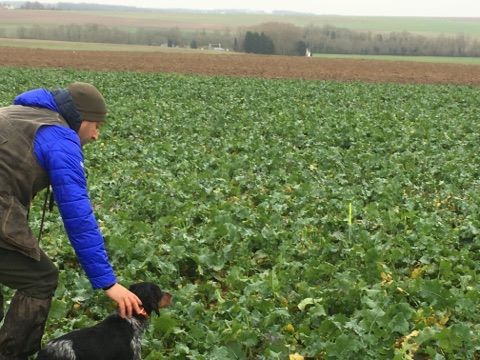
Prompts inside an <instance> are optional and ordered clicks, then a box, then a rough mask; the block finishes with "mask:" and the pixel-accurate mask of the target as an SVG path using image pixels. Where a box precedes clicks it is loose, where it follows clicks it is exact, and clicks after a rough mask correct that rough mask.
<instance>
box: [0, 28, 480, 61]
mask: <svg viewBox="0 0 480 360" xmlns="http://www.w3.org/2000/svg"><path fill="white" fill-rule="evenodd" d="M9 31H10V30H8V29H6V28H4V29H2V28H1V25H0V37H14V38H20V39H42V40H61V41H81V42H100V43H114V44H141V45H162V44H168V45H169V46H180V47H192V48H201V47H207V46H208V44H211V43H215V44H219V43H220V44H221V45H222V47H223V48H225V49H232V50H234V51H243V52H249V53H258V54H275V55H304V54H305V50H306V49H307V48H308V49H309V50H310V51H311V52H312V53H322V54H371V55H408V56H415V55H423V56H471V57H478V56H480V41H479V40H477V39H474V38H471V37H468V36H465V35H463V34H458V35H455V36H447V35H437V36H425V35H420V34H413V33H409V32H387V33H378V32H363V31H353V30H349V29H345V28H339V27H335V26H331V25H326V26H314V25H311V26H306V27H297V26H295V25H292V24H286V23H265V24H261V25H258V26H255V27H248V28H238V29H236V30H235V31H234V30H232V29H229V28H226V29H224V30H216V31H207V30H198V31H183V30H181V29H179V28H170V29H162V28H136V29H128V30H125V29H122V28H119V27H111V26H105V25H99V24H86V25H77V24H71V25H58V26H46V25H45V26H44V25H42V26H41V25H34V26H21V27H18V28H17V29H16V31H15V33H11V32H10V33H9Z"/></svg>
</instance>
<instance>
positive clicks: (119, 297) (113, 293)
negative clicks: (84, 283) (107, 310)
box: [105, 284, 143, 318]
mask: <svg viewBox="0 0 480 360" xmlns="http://www.w3.org/2000/svg"><path fill="white" fill-rule="evenodd" d="M105 294H107V296H108V297H109V298H110V299H112V300H113V301H115V302H116V303H117V304H118V309H119V313H120V316H121V317H122V318H125V316H127V317H129V318H130V317H132V315H134V314H141V313H142V310H143V308H142V302H141V301H140V299H139V298H138V297H137V295H135V294H134V293H132V292H131V291H130V290H128V289H127V288H125V287H123V286H122V285H120V284H115V285H113V286H112V287H111V288H110V289H108V290H105Z"/></svg>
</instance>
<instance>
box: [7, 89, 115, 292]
mask: <svg viewBox="0 0 480 360" xmlns="http://www.w3.org/2000/svg"><path fill="white" fill-rule="evenodd" d="M14 104H15V105H24V106H33V107H41V108H47V109H50V110H52V111H56V112H60V111H59V106H58V105H57V104H56V102H55V98H54V96H53V94H52V93H51V92H50V91H48V90H45V89H36V90H31V91H28V92H26V93H23V94H21V95H19V96H17V97H16V98H15V100H14ZM67 121H68V120H67ZM34 152H35V155H36V157H37V160H38V163H39V164H40V165H41V166H42V168H43V169H45V171H46V172H47V173H48V176H49V178H50V183H51V185H52V189H53V194H54V197H55V201H56V203H57V205H58V207H59V209H60V214H61V216H62V219H63V223H64V226H65V230H66V232H67V235H68V238H69V240H70V243H71V244H72V246H73V248H74V250H75V253H76V254H77V257H78V260H79V261H80V264H81V265H82V268H83V269H84V270H85V272H86V274H87V276H88V278H89V279H90V282H91V284H92V286H93V288H95V289H99V288H105V287H108V286H110V285H112V284H114V283H115V282H116V278H115V274H114V272H113V269H112V267H111V265H110V263H109V260H108V256H107V252H106V251H105V245H104V239H103V236H102V234H101V232H100V229H99V227H98V224H97V221H96V219H95V215H94V213H93V209H92V205H91V203H90V198H89V196H88V190H87V182H86V179H85V172H84V169H83V152H82V147H81V145H80V138H79V137H78V135H77V133H76V132H75V131H73V130H72V129H69V128H64V127H61V126H56V125H52V126H42V127H41V128H40V129H39V130H38V131H37V134H36V137H35V142H34Z"/></svg>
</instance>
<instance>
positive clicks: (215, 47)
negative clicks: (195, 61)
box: [208, 43, 225, 51]
mask: <svg viewBox="0 0 480 360" xmlns="http://www.w3.org/2000/svg"><path fill="white" fill-rule="evenodd" d="M208 50H216V51H225V49H224V48H223V47H222V44H220V43H218V44H208Z"/></svg>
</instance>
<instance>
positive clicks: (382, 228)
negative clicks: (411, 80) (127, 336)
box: [0, 68, 480, 360]
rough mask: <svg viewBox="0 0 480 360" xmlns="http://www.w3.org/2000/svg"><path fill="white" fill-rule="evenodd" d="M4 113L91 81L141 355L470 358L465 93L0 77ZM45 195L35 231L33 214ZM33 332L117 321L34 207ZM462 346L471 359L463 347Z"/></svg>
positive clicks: (93, 175)
mask: <svg viewBox="0 0 480 360" xmlns="http://www.w3.org/2000/svg"><path fill="white" fill-rule="evenodd" d="M0 78H2V79H3V80H2V81H1V82H0V105H2V106H4V105H7V104H9V103H10V102H11V99H12V98H13V97H14V96H15V95H17V94H18V93H20V92H22V91H24V90H26V89H30V88H32V87H39V86H45V87H48V88H56V87H58V86H64V85H66V84H68V83H70V82H71V81H74V80H80V81H89V82H93V83H95V84H96V85H97V86H98V87H99V88H100V89H101V90H102V92H103V93H104V94H105V96H106V99H107V101H108V105H109V111H110V112H109V114H110V115H109V124H108V125H107V126H106V128H104V129H103V130H102V138H101V140H99V141H98V142H97V143H95V144H92V145H90V146H88V147H86V148H85V156H86V162H85V165H86V168H87V169H88V181H89V188H90V193H91V197H92V200H93V203H94V206H95V210H96V213H97V216H98V221H99V223H100V225H101V228H102V229H103V232H104V235H105V240H106V244H107V247H108V249H109V253H110V255H111V259H112V262H113V265H114V267H115V268H116V271H117V274H118V276H119V278H120V280H121V281H122V282H123V283H125V284H130V283H132V282H135V281H139V280H149V281H155V282H157V283H159V284H160V285H161V287H162V288H164V289H165V290H168V291H169V292H171V293H172V294H173V297H174V304H173V306H172V307H170V308H169V309H167V310H165V311H162V312H161V314H160V316H158V317H156V316H153V317H152V324H151V327H150V330H149V331H148V332H147V334H145V337H144V339H143V342H142V345H143V356H144V358H145V359H147V360H152V359H208V360H216V359H218V360H220V359H221V360H225V359H288V358H289V355H291V359H322V360H323V359H365V360H371V359H379V360H383V359H396V360H401V359H462V360H464V359H474V358H476V357H475V356H478V351H479V350H480V336H479V334H480V325H479V324H480V311H479V308H480V294H479V290H480V282H479V276H478V274H479V270H480V252H479V250H480V237H479V233H480V217H479V212H480V164H479V161H478V149H479V134H480V122H479V121H478V118H479V111H478V109H479V105H480V103H479V99H480V96H479V95H480V91H479V88H478V87H467V86H446V85H442V86H440V85H395V84H365V83H359V82H357V83H355V82H354V83H337V82H324V81H300V80H298V81H297V80H264V79H244V78H224V77H201V76H180V75H167V74H140V73H116V72H108V73H107V72H105V73H104V72H83V71H75V70H59V69H51V70H39V69H16V68H0ZM42 197H43V196H39V199H36V200H35V202H34V208H33V212H32V214H31V224H32V226H33V228H34V229H35V231H37V230H38V226H39V222H40V207H41V204H42V199H41V198H42ZM42 246H43V248H44V249H45V250H46V252H47V253H48V254H49V255H50V256H51V257H52V258H53V260H54V261H55V262H56V264H57V265H58V266H59V267H60V269H61V280H60V286H59V288H58V290H57V293H56V298H55V300H54V302H53V308H52V311H51V315H50V318H49V322H48V325H47V333H46V336H45V340H48V339H50V338H52V337H54V336H58V335H60V334H62V333H64V332H66V331H68V330H71V329H75V328H79V327H84V326H87V325H92V324H94V323H95V322H96V321H97V320H98V319H101V318H102V317H103V316H105V315H106V314H108V313H109V312H110V311H112V304H111V303H110V302H109V301H108V300H107V298H106V297H105V296H104V295H103V294H102V293H101V292H93V291H92V290H91V289H90V286H89V283H88V281H87V279H86V278H85V276H84V275H83V274H82V273H81V271H80V270H79V268H78V265H77V262H76V260H75V256H74V254H73V253H72V250H71V248H70V247H69V245H68V241H67V240H66V238H65V235H64V234H63V227H62V224H61V220H60V217H59V214H58V212H57V211H56V210H55V211H54V212H53V213H49V214H48V215H47V223H46V233H45V235H44V237H43V238H42ZM475 353H476V355H475Z"/></svg>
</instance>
